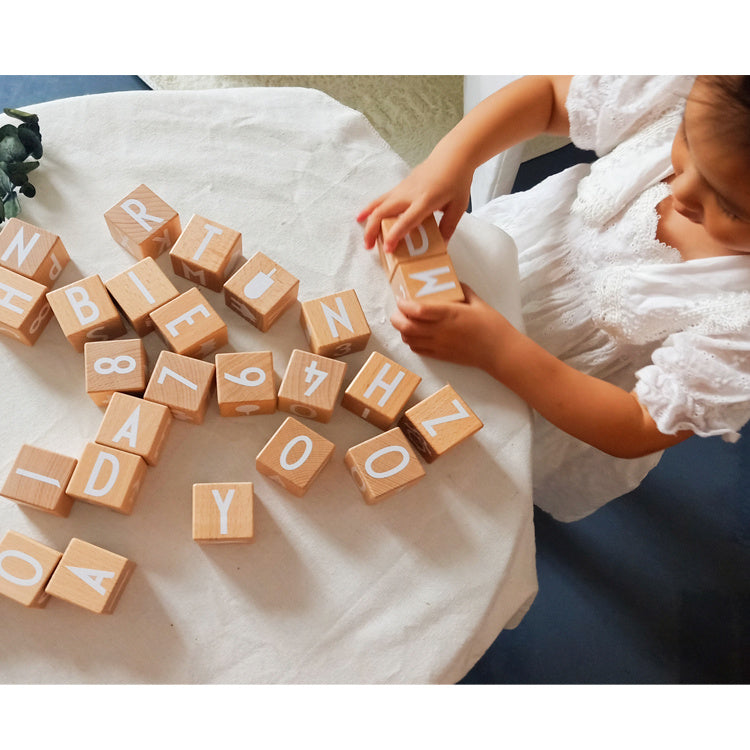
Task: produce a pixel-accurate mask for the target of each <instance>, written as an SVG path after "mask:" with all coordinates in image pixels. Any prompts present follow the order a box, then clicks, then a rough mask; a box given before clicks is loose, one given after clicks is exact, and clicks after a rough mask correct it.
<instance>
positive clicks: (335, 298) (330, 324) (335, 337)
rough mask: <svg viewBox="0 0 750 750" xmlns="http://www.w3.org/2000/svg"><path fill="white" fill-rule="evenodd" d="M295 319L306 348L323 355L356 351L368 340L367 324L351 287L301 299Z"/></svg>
mask: <svg viewBox="0 0 750 750" xmlns="http://www.w3.org/2000/svg"><path fill="white" fill-rule="evenodd" d="M299 320H300V325H301V326H302V330H303V331H304V332H305V336H307V340H308V342H309V344H310V350H311V351H312V352H314V353H315V354H320V355H322V356H323V357H341V356H343V355H344V354H351V353H352V352H359V351H361V350H362V349H364V348H365V347H366V346H367V342H368V341H369V340H370V326H369V325H368V324H367V319H366V318H365V314H364V312H363V311H362V306H361V305H360V304H359V298H358V297H357V293H356V292H355V291H354V289H347V290H346V291H344V292H339V293H337V294H330V295H328V296H326V297H319V298H318V299H313V300H308V301H306V302H303V303H302V309H301V311H300V319H299Z"/></svg>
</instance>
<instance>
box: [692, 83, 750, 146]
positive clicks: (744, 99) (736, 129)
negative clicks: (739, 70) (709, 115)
mask: <svg viewBox="0 0 750 750" xmlns="http://www.w3.org/2000/svg"><path fill="white" fill-rule="evenodd" d="M697 82H698V83H699V84H705V85H706V86H707V87H708V90H709V91H710V92H711V94H712V95H713V96H712V99H713V103H715V104H717V105H719V106H717V108H716V118H715V126H716V128H717V133H718V134H719V135H721V136H723V137H725V138H727V139H728V140H730V141H731V142H733V145H735V146H737V147H738V148H741V149H742V150H743V151H745V152H746V153H750V76H698V79H697Z"/></svg>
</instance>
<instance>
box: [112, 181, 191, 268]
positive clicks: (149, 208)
mask: <svg viewBox="0 0 750 750" xmlns="http://www.w3.org/2000/svg"><path fill="white" fill-rule="evenodd" d="M104 220H105V221H106V222H107V227H109V232H110V234H111V235H112V238H113V239H114V240H115V242H116V243H117V244H118V245H120V246H121V247H122V248H124V249H125V250H127V251H128V252H129V253H130V254H131V255H132V256H133V257H134V258H137V259H138V260H142V259H143V258H158V257H159V256H160V255H161V254H162V253H163V252H165V251H166V250H169V248H170V247H172V245H173V244H174V243H175V240H176V239H177V237H178V236H179V234H180V231H181V227H180V217H179V215H178V214H177V211H175V210H174V209H173V208H171V207H170V206H169V205H167V204H166V203H165V202H164V201H163V200H162V199H161V198H160V197H159V196H158V195H156V193H154V192H153V191H152V190H151V189H149V188H148V187H146V186H145V185H139V186H138V187H137V188H136V189H135V190H133V192H132V193H129V194H128V195H126V196H125V198H123V199H122V200H121V201H118V202H117V203H116V204H115V205H114V206H112V208H110V209H109V211H107V212H106V213H105V214H104Z"/></svg>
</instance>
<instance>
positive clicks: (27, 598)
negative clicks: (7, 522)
mask: <svg viewBox="0 0 750 750" xmlns="http://www.w3.org/2000/svg"><path fill="white" fill-rule="evenodd" d="M61 558H62V552H58V551H57V550H56V549H52V548H51V547H48V546H47V545H46V544H42V543H41V542H37V541H35V540H34V539H31V538H29V537H27V536H25V535H24V534H19V533H18V532H17V531H9V532H7V533H6V535H5V536H4V537H3V540H2V541H1V542H0V594H2V595H3V596H7V597H9V598H11V599H13V600H15V601H17V602H18V603H19V604H23V606H24V607H37V608H39V607H44V606H46V604H47V602H48V601H49V594H48V593H47V592H46V591H45V590H44V588H45V586H46V585H47V583H48V581H49V579H50V577H51V576H52V573H53V572H54V571H55V568H56V567H57V564H58V563H59V562H60V559H61Z"/></svg>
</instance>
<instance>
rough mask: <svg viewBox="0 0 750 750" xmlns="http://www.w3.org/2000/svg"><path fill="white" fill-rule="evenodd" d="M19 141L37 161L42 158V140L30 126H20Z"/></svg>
mask: <svg viewBox="0 0 750 750" xmlns="http://www.w3.org/2000/svg"><path fill="white" fill-rule="evenodd" d="M18 139H19V140H20V141H21V143H23V145H24V147H25V148H26V151H27V152H28V153H29V154H30V155H31V156H33V157H34V158H35V159H41V158H42V153H43V151H42V139H41V138H40V137H39V136H38V135H37V134H36V133H35V132H34V131H33V130H32V129H31V128H30V127H29V126H28V125H25V124H24V125H19V126H18Z"/></svg>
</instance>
